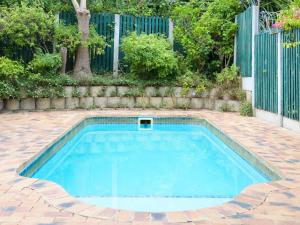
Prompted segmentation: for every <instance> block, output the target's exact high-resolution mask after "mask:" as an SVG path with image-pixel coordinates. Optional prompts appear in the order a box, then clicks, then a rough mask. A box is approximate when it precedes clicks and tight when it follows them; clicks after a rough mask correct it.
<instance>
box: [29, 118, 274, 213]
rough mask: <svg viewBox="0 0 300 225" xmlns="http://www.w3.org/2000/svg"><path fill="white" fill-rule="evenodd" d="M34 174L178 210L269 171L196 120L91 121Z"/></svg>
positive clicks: (226, 196)
mask: <svg viewBox="0 0 300 225" xmlns="http://www.w3.org/2000/svg"><path fill="white" fill-rule="evenodd" d="M33 177H35V178H40V179H44V180H49V181H53V182H55V183H57V184H59V185H61V186H62V187H63V188H64V189H65V190H66V191H67V192H69V193H70V194H71V195H73V196H75V197H78V198H79V199H81V200H82V201H85V202H88V203H91V204H96V205H97V204H99V205H101V206H107V207H112V208H120V209H129V210H135V211H153V212H160V211H177V210H187V209H193V208H201V207H208V206H212V205H218V204H221V203H223V202H226V201H229V200H230V199H232V198H233V197H234V196H235V195H237V194H239V193H240V192H241V191H242V190H243V189H244V188H245V187H247V186H249V185H251V184H254V183H261V182H267V181H268V178H266V177H265V176H263V175H262V174H261V173H259V172H258V171H257V170H256V169H255V168H253V167H252V166H251V165H250V164H249V163H247V162H246V161H245V160H244V159H242V158H241V157H240V156H239V155H237V154H236V153H235V152H234V151H233V150H232V149H230V148H229V147H228V146H226V145H225V144H224V143H223V142H222V141H221V140H220V139H219V138H217V137H216V136H215V135H214V134H213V133H212V132H211V131H210V130H208V129H207V128H206V127H204V126H202V125H190V124H154V126H153V130H139V129H138V127H137V124H95V125H89V126H87V127H85V128H83V129H82V130H80V132H79V133H78V134H77V135H75V136H74V137H73V138H72V139H71V140H70V141H69V142H68V143H67V144H66V145H64V146H63V147H62V148H61V150H60V151H58V152H57V153H56V154H55V155H54V156H53V157H52V158H50V159H49V160H48V161H47V162H46V163H45V164H44V165H43V166H41V167H40V168H39V169H38V170H37V171H36V172H35V173H34V174H33Z"/></svg>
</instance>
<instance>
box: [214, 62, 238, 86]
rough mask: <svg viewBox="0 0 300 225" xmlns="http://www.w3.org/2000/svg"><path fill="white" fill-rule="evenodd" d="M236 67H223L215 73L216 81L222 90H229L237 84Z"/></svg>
mask: <svg viewBox="0 0 300 225" xmlns="http://www.w3.org/2000/svg"><path fill="white" fill-rule="evenodd" d="M239 80H240V78H239V75H238V68H237V67H236V66H234V65H232V66H231V67H226V68H224V69H223V70H222V71H221V72H220V73H217V74H216V81H217V84H218V85H219V87H220V88H221V89H223V90H230V89H232V88H236V87H238V86H239Z"/></svg>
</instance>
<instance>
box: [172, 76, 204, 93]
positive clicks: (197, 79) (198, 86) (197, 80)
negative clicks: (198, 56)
mask: <svg viewBox="0 0 300 225" xmlns="http://www.w3.org/2000/svg"><path fill="white" fill-rule="evenodd" d="M178 81H179V83H180V84H181V86H182V88H183V89H182V93H181V94H182V95H183V96H186V95H187V94H188V93H189V91H190V89H191V88H195V92H196V93H195V94H196V95H200V94H202V92H204V91H205V90H206V89H207V88H208V86H209V82H208V80H207V79H206V78H205V77H204V76H203V75H200V74H194V73H192V72H190V71H188V72H187V73H186V74H184V75H183V76H180V77H178Z"/></svg>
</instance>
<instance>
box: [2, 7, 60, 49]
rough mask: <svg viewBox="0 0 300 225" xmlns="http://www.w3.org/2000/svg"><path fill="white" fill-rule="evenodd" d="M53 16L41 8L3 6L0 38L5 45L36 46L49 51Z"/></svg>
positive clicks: (52, 30) (32, 47) (52, 31)
mask: <svg viewBox="0 0 300 225" xmlns="http://www.w3.org/2000/svg"><path fill="white" fill-rule="evenodd" d="M54 22H55V17H54V16H53V15H52V14H51V13H45V12H44V11H43V9H42V8H38V7H27V6H25V5H22V6H19V7H13V8H4V9H2V10H1V16H0V38H1V39H2V40H3V41H5V43H6V45H7V46H10V47H14V46H19V47H29V48H31V49H32V50H35V49H36V48H40V49H43V51H44V52H49V50H48V47H47V46H48V45H47V44H48V43H49V42H51V41H52V37H53V33H54Z"/></svg>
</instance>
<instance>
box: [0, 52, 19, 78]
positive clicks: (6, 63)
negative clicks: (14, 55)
mask: <svg viewBox="0 0 300 225" xmlns="http://www.w3.org/2000/svg"><path fill="white" fill-rule="evenodd" d="M23 74H24V67H23V66H22V64H20V63H19V62H16V61H12V60H10V59H8V58H6V57H0V79H1V80H2V81H16V80H17V79H18V78H19V77H20V76H21V75H23Z"/></svg>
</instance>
